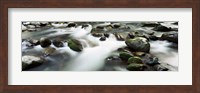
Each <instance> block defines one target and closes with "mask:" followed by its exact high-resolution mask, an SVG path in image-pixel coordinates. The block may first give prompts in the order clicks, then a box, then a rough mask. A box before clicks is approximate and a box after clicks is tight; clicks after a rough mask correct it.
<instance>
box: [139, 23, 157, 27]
mask: <svg viewBox="0 0 200 93" xmlns="http://www.w3.org/2000/svg"><path fill="white" fill-rule="evenodd" d="M158 25H160V24H159V23H143V24H142V27H156V26H158Z"/></svg>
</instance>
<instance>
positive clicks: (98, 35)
mask: <svg viewBox="0 0 200 93" xmlns="http://www.w3.org/2000/svg"><path fill="white" fill-rule="evenodd" d="M92 36H94V37H101V36H103V33H95V32H94V33H92Z"/></svg>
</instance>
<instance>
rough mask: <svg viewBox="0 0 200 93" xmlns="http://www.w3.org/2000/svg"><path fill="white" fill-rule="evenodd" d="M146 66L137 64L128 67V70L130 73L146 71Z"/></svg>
mask: <svg viewBox="0 0 200 93" xmlns="http://www.w3.org/2000/svg"><path fill="white" fill-rule="evenodd" d="M145 68H146V67H145V65H144V64H137V63H131V64H129V65H128V66H127V69H128V70H130V71H144V69H145Z"/></svg>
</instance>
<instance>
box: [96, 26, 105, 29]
mask: <svg viewBox="0 0 200 93" xmlns="http://www.w3.org/2000/svg"><path fill="white" fill-rule="evenodd" d="M96 28H97V29H104V26H97V27H96Z"/></svg>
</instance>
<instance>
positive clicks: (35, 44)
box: [29, 40, 40, 46]
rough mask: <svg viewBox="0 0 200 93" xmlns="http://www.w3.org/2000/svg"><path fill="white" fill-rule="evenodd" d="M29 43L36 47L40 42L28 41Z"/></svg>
mask: <svg viewBox="0 0 200 93" xmlns="http://www.w3.org/2000/svg"><path fill="white" fill-rule="evenodd" d="M29 42H30V43H31V44H32V45H34V46H37V45H39V44H40V41H39V40H29Z"/></svg>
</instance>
